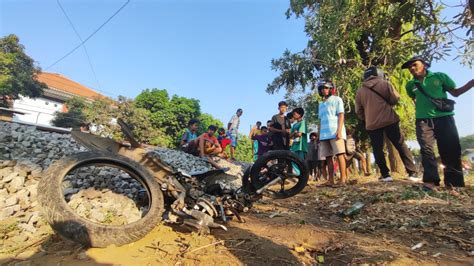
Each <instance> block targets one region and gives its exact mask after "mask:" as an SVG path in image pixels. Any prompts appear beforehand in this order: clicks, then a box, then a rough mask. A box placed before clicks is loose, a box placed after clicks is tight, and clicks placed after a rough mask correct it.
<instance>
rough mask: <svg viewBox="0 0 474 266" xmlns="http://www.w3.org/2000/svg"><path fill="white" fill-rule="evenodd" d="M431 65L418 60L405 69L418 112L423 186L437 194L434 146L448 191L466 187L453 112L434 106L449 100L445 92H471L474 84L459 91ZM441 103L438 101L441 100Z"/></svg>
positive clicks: (409, 89)
mask: <svg viewBox="0 0 474 266" xmlns="http://www.w3.org/2000/svg"><path fill="white" fill-rule="evenodd" d="M429 66H430V65H429V63H428V62H427V61H426V60H424V59H423V58H422V57H419V56H415V57H413V58H411V59H410V60H408V61H407V62H405V63H404V64H403V65H402V68H403V69H408V70H409V71H410V73H411V74H412V75H413V79H412V80H410V81H409V82H408V83H407V85H406V90H407V93H408V95H409V96H410V97H411V98H412V99H414V101H415V108H416V112H415V113H416V137H417V139H418V143H419V144H420V149H421V159H422V164H423V169H424V172H423V183H424V187H425V188H426V189H428V190H436V189H437V187H438V186H439V184H440V178H439V174H438V165H437V162H436V157H435V154H434V144H435V141H436V144H437V145H438V151H439V154H440V157H441V161H442V163H443V165H444V166H445V168H444V183H445V185H446V187H447V188H456V187H463V186H464V177H463V173H462V166H461V145H460V143H459V135H458V131H457V128H456V124H455V122H454V118H453V115H454V112H453V111H452V110H451V111H450V110H445V109H443V108H440V107H439V106H436V105H435V102H436V101H437V99H447V94H446V92H449V93H450V94H451V95H452V96H454V97H458V96H459V95H461V94H463V93H465V92H466V91H468V90H470V89H471V88H472V87H473V86H474V80H470V81H469V82H468V83H466V84H465V85H464V86H462V87H460V88H457V89H456V84H455V83H454V81H453V80H452V79H451V78H450V77H449V76H448V75H446V74H445V73H442V72H431V71H429V70H428V67H429ZM438 101H439V100H438Z"/></svg>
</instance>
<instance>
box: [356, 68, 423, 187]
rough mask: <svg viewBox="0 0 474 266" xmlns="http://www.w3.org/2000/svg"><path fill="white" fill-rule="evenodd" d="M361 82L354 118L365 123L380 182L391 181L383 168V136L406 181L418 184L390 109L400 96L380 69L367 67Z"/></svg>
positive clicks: (387, 172)
mask: <svg viewBox="0 0 474 266" xmlns="http://www.w3.org/2000/svg"><path fill="white" fill-rule="evenodd" d="M363 79H364V82H363V83H362V87H361V88H359V89H358V90H357V94H356V104H355V111H356V114H357V116H358V117H359V118H360V119H361V120H364V121H365V129H366V130H367V133H368V134H369V137H370V142H371V144H372V148H373V151H374V157H375V162H376V163H377V166H378V167H379V169H380V173H381V174H382V176H381V177H380V178H379V180H380V181H382V182H389V181H392V180H393V179H392V177H391V176H390V169H388V167H387V163H386V161H385V155H384V151H383V147H384V135H386V136H387V138H388V139H389V140H390V142H391V143H392V144H393V146H394V147H395V148H396V149H397V151H398V153H399V154H400V158H401V159H402V161H403V165H404V166H405V169H406V171H407V173H408V179H409V180H411V181H415V182H417V181H419V179H418V177H417V176H416V167H415V164H414V163H413V155H412V154H411V152H410V150H409V149H408V146H407V145H406V144H405V138H404V136H403V134H402V133H401V132H400V126H399V122H400V118H399V117H398V115H397V113H395V111H394V110H393V106H394V105H395V104H397V103H398V100H399V99H400V95H399V94H398V92H397V91H396V90H395V89H394V88H393V87H392V85H391V84H390V82H388V80H386V79H385V77H384V73H383V71H382V70H381V69H378V68H376V67H370V68H368V69H367V70H365V72H364V76H363Z"/></svg>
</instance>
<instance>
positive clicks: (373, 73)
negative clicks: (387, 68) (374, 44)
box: [362, 66, 385, 81]
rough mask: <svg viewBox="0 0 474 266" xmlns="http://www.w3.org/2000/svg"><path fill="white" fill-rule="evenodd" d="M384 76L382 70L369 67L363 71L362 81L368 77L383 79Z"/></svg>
mask: <svg viewBox="0 0 474 266" xmlns="http://www.w3.org/2000/svg"><path fill="white" fill-rule="evenodd" d="M384 76H385V74H384V73H383V71H382V69H380V68H377V67H375V66H372V67H369V68H367V69H366V70H365V71H364V75H363V77H362V79H363V80H364V81H366V80H367V79H369V78H370V77H379V78H384Z"/></svg>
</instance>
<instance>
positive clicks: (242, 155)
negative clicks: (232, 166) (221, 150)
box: [227, 134, 253, 163]
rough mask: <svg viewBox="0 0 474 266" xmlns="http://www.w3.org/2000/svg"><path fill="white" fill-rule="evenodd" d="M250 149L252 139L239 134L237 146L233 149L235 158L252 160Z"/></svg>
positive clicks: (243, 160)
mask: <svg viewBox="0 0 474 266" xmlns="http://www.w3.org/2000/svg"><path fill="white" fill-rule="evenodd" d="M252 149H253V142H252V140H251V139H249V138H248V136H246V135H244V134H239V137H238V144H237V148H236V149H235V159H236V160H237V161H242V162H249V163H250V162H253V156H252V154H253V152H252ZM227 154H229V153H227Z"/></svg>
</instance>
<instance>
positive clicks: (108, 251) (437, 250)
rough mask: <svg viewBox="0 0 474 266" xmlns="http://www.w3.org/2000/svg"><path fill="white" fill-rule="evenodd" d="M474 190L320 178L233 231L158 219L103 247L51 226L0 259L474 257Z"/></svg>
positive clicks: (423, 260)
mask: <svg viewBox="0 0 474 266" xmlns="http://www.w3.org/2000/svg"><path fill="white" fill-rule="evenodd" d="M471 181H472V180H471ZM471 183H472V182H471ZM473 199H474V188H473V187H472V186H470V187H468V188H467V189H466V190H465V191H464V192H463V193H462V196H461V197H459V198H452V197H450V196H449V195H448V194H447V193H446V194H443V193H439V194H436V195H433V194H429V193H425V192H422V191H420V190H418V189H417V187H416V186H413V185H412V184H409V183H406V182H403V181H396V182H394V183H392V184H380V183H378V182H376V181H374V180H373V179H367V180H366V181H364V180H359V184H356V185H352V186H349V187H347V188H338V189H334V188H321V187H316V184H312V185H311V186H308V187H307V188H306V189H305V190H304V191H303V193H301V194H300V195H297V196H296V197H294V198H291V199H287V200H281V201H273V200H269V199H263V200H261V201H260V202H259V203H257V204H256V205H255V207H254V208H253V209H252V210H251V211H250V212H249V213H246V214H245V215H244V216H243V217H244V218H245V219H246V223H237V222H230V223H229V225H228V228H229V231H228V232H224V231H218V230H214V231H213V234H212V235H205V236H203V235H197V234H195V233H190V232H187V231H183V229H181V228H179V227H169V226H166V225H158V226H157V227H156V228H155V229H154V230H153V231H152V232H150V233H149V234H148V235H147V236H146V237H144V238H143V239H141V240H139V241H137V242H135V243H132V244H128V245H125V246H121V247H115V246H110V247H107V248H102V249H99V248H88V249H87V248H82V247H81V246H79V245H77V244H74V243H71V242H69V241H66V240H63V239H61V238H60V237H59V236H57V235H55V234H54V233H51V234H50V235H49V236H47V237H46V238H44V239H41V240H38V242H37V243H36V244H35V245H31V247H29V248H25V249H24V250H20V251H21V253H20V254H0V263H2V264H7V265H108V264H114V265H117V264H120V265H223V264H224V265H243V264H248V265H291V264H294V265H315V264H318V263H319V264H329V265H343V264H349V263H354V264H364V263H369V264H372V263H376V264H381V263H384V264H397V265H400V264H402V265H427V264H428V265H430V264H433V265H434V264H442V265H445V264H446V265H447V264H449V265H474V256H473V255H474V254H473V250H474V233H473V231H474V230H473V229H474V228H473V227H474V208H473ZM356 201H362V202H364V203H365V204H366V205H365V207H364V208H363V209H362V210H361V212H360V213H359V214H357V215H355V216H353V217H345V218H342V217H340V216H339V215H337V214H338V212H339V211H340V210H343V209H346V208H347V207H350V206H351V205H352V204H353V203H354V202H356ZM420 243H421V244H420ZM417 244H418V246H420V245H421V247H419V248H416V246H417Z"/></svg>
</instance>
